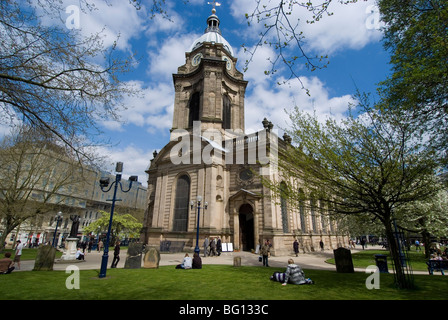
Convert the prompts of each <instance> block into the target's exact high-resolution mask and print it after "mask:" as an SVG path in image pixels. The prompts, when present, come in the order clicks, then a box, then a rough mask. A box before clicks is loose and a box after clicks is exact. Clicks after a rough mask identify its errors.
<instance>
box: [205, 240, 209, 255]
mask: <svg viewBox="0 0 448 320" xmlns="http://www.w3.org/2000/svg"><path fill="white" fill-rule="evenodd" d="M209 245H210V242H209V241H208V237H205V239H204V257H206V256H207V253H209V252H208V246H209Z"/></svg>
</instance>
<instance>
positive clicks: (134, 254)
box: [124, 242, 144, 269]
mask: <svg viewBox="0 0 448 320" xmlns="http://www.w3.org/2000/svg"><path fill="white" fill-rule="evenodd" d="M143 248H144V245H143V244H142V243H140V242H134V243H130V244H129V247H128V254H127V256H126V261H125V263H124V268H125V269H140V268H141V267H142V252H143Z"/></svg>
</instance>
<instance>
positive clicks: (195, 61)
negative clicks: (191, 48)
mask: <svg viewBox="0 0 448 320" xmlns="http://www.w3.org/2000/svg"><path fill="white" fill-rule="evenodd" d="M201 59H202V53H198V54H197V55H195V56H194V57H193V60H191V64H192V65H193V66H194V67H195V66H197V65H199V63H201Z"/></svg>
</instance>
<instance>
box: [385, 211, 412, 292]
mask: <svg viewBox="0 0 448 320" xmlns="http://www.w3.org/2000/svg"><path fill="white" fill-rule="evenodd" d="M385 227H386V237H387V241H388V243H389V251H390V255H391V257H392V260H393V263H394V269H395V274H394V277H395V284H396V285H397V287H398V288H400V289H409V288H410V287H411V286H412V284H411V283H408V281H407V277H406V275H405V273H404V270H403V266H402V265H401V257H400V252H399V250H398V243H397V239H396V238H395V236H394V231H393V228H392V222H391V221H390V219H387V220H386V221H385Z"/></svg>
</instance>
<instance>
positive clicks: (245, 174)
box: [239, 169, 254, 181]
mask: <svg viewBox="0 0 448 320" xmlns="http://www.w3.org/2000/svg"><path fill="white" fill-rule="evenodd" d="M253 175H254V174H253V172H252V171H251V170H250V169H243V170H242V171H240V173H239V177H240V179H241V180H243V181H247V180H250V179H252V177H253Z"/></svg>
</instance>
